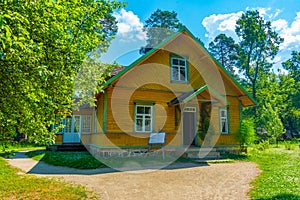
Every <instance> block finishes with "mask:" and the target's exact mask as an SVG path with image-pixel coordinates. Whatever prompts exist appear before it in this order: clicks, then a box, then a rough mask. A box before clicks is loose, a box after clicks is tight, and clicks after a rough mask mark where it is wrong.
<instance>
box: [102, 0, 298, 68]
mask: <svg viewBox="0 0 300 200" xmlns="http://www.w3.org/2000/svg"><path fill="white" fill-rule="evenodd" d="M126 2H127V6H126V7H124V8H121V9H120V10H117V11H115V12H114V14H113V15H114V16H115V18H116V20H117V21H118V24H117V25H118V33H117V36H116V38H115V39H114V40H113V42H112V44H111V46H110V47H109V49H108V52H107V53H105V54H104V55H102V57H101V59H102V61H103V62H113V61H117V62H118V63H119V64H121V65H125V66H126V65H129V64H130V63H132V62H133V61H134V60H135V59H137V58H138V57H139V56H140V54H139V53H138V51H139V48H140V47H141V46H143V45H145V44H146V42H145V41H146V35H145V33H144V32H143V31H142V28H143V25H144V23H145V21H146V20H147V19H148V18H149V17H150V15H151V14H152V13H153V12H155V11H156V10H157V9H161V10H168V11H175V12H176V13H177V18H178V19H179V21H180V22H181V23H182V24H184V25H185V26H186V27H187V28H188V29H189V30H190V31H191V32H192V33H193V34H194V35H195V36H196V37H198V38H200V39H201V40H202V41H203V42H204V44H205V47H208V44H209V43H210V42H211V41H212V40H213V39H214V38H215V37H216V36H217V35H219V34H221V33H224V34H226V35H227V36H231V37H232V38H233V39H234V40H235V41H236V42H238V41H239V38H238V37H237V36H236V34H235V31H234V30H235V22H236V20H237V19H239V17H240V16H241V15H242V13H243V12H246V11H247V10H258V11H259V13H260V15H261V16H263V17H264V18H265V19H266V20H268V21H271V25H272V28H273V30H275V31H276V32H277V33H278V34H279V35H280V36H281V37H282V38H284V42H283V44H281V47H280V51H279V53H278V55H277V56H276V57H275V59H274V60H273V61H274V62H275V63H276V64H275V67H276V66H277V68H278V67H279V66H281V63H282V62H283V61H285V60H287V59H289V58H290V55H291V51H293V50H295V51H300V0H205V1H204V0H126Z"/></svg>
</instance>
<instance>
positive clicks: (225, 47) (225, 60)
mask: <svg viewBox="0 0 300 200" xmlns="http://www.w3.org/2000/svg"><path fill="white" fill-rule="evenodd" d="M208 50H209V52H210V53H211V54H212V55H213V56H214V57H215V58H216V59H217V60H218V61H219V62H220V63H221V64H222V66H224V67H225V69H226V70H227V71H229V72H230V73H231V74H232V75H233V74H234V69H233V67H234V66H235V63H236V58H237V53H238V45H237V44H235V42H234V40H233V39H232V37H227V36H226V35H225V34H220V35H218V36H217V37H216V38H215V39H214V40H213V41H212V42H210V43H209V47H208Z"/></svg>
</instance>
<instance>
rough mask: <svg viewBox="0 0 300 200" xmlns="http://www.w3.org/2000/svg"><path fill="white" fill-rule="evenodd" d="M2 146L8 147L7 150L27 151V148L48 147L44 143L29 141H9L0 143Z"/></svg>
mask: <svg viewBox="0 0 300 200" xmlns="http://www.w3.org/2000/svg"><path fill="white" fill-rule="evenodd" d="M0 145H1V148H2V149H3V146H5V147H6V150H8V151H13V152H16V151H26V150H38V149H45V148H46V147H45V146H43V145H38V144H34V143H29V142H8V143H5V144H3V143H0ZM2 149H1V150H2Z"/></svg>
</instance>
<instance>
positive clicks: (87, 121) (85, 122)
mask: <svg viewBox="0 0 300 200" xmlns="http://www.w3.org/2000/svg"><path fill="white" fill-rule="evenodd" d="M81 131H82V133H91V132H92V116H91V115H82V116H81Z"/></svg>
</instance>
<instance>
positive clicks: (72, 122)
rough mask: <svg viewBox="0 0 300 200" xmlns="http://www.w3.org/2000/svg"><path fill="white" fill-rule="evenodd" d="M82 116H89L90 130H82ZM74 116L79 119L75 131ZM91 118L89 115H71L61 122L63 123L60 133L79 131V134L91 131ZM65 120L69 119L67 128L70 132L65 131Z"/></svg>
mask: <svg viewBox="0 0 300 200" xmlns="http://www.w3.org/2000/svg"><path fill="white" fill-rule="evenodd" d="M84 116H89V118H90V120H89V126H90V132H86V131H85V132H84V131H83V117H84ZM75 118H77V119H78V120H79V122H78V130H77V132H75ZM92 118H93V117H92V116H91V115H72V117H68V118H65V119H64V120H63V122H62V123H63V125H64V128H63V130H62V133H80V134H82V133H83V134H89V133H92V128H93V125H92ZM67 120H70V121H71V124H70V125H71V126H70V127H69V128H68V129H70V132H67Z"/></svg>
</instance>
